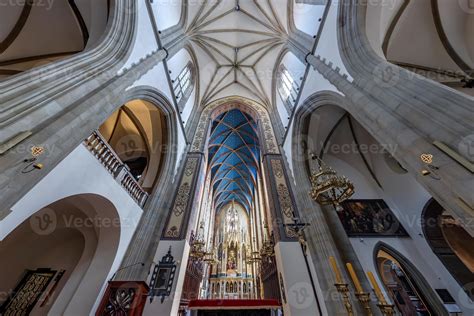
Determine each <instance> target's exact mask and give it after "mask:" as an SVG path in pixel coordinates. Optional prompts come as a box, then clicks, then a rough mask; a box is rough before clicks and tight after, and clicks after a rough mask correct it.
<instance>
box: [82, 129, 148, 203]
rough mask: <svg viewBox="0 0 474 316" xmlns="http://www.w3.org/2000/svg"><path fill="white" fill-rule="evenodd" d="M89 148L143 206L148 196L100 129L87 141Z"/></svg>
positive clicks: (86, 144)
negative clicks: (101, 133)
mask: <svg viewBox="0 0 474 316" xmlns="http://www.w3.org/2000/svg"><path fill="white" fill-rule="evenodd" d="M84 145H85V146H86V148H87V149H89V151H90V152H91V153H92V154H93V155H94V156H95V157H96V158H97V159H98V160H99V161H100V163H101V164H102V165H103V166H104V167H105V169H107V171H108V172H109V173H110V174H111V175H112V176H113V177H114V179H115V180H116V181H117V182H118V183H120V185H121V186H122V187H123V188H124V189H125V191H127V192H128V194H130V196H131V197H132V198H133V199H134V200H135V202H137V203H138V205H140V206H143V205H144V204H145V202H146V199H147V198H148V193H146V192H145V191H144V190H143V189H142V187H141V186H140V184H139V183H138V181H137V180H136V179H135V178H134V177H133V176H132V174H131V173H130V169H129V168H128V166H127V165H126V164H124V163H123V162H122V160H120V158H119V156H118V155H117V154H116V153H115V151H114V150H113V149H112V147H110V145H109V144H108V143H107V141H105V140H104V139H103V137H102V136H101V135H100V133H99V132H98V131H95V132H94V133H92V134H91V135H90V136H89V137H88V138H87V139H86V140H85V141H84Z"/></svg>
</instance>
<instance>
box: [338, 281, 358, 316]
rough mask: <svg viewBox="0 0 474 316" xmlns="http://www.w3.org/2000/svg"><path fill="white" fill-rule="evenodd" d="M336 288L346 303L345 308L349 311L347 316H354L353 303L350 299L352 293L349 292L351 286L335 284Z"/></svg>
mask: <svg viewBox="0 0 474 316" xmlns="http://www.w3.org/2000/svg"><path fill="white" fill-rule="evenodd" d="M334 286H335V287H336V289H337V291H338V292H339V293H340V294H341V296H342V300H343V302H344V306H345V308H346V311H347V315H349V316H352V315H354V311H353V309H352V303H351V299H350V298H349V295H350V291H349V285H348V284H345V283H336V284H334Z"/></svg>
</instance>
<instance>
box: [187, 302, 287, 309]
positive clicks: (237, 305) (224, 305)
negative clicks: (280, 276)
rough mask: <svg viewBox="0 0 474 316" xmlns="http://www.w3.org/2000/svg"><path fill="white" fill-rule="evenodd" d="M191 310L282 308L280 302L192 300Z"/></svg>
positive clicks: (190, 303)
mask: <svg viewBox="0 0 474 316" xmlns="http://www.w3.org/2000/svg"><path fill="white" fill-rule="evenodd" d="M188 307H189V309H198V310H208V309H209V310H211V309H220V310H226V309H253V310H256V309H276V308H279V307H281V304H280V303H279V302H278V300H191V301H190V302H189V305H188Z"/></svg>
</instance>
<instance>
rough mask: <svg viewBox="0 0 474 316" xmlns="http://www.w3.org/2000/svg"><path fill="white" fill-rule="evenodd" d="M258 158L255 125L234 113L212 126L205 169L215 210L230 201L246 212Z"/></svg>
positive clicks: (249, 205) (222, 117) (253, 188)
mask: <svg viewBox="0 0 474 316" xmlns="http://www.w3.org/2000/svg"><path fill="white" fill-rule="evenodd" d="M259 157H260V150H259V143H258V137H257V123H256V122H255V121H254V120H253V119H252V118H251V117H250V116H249V115H248V114H246V113H243V112H241V111H240V110H237V109H234V110H231V111H228V112H225V113H223V114H221V115H219V116H218V117H217V118H216V119H215V120H214V122H213V123H212V128H211V136H210V140H209V168H210V170H211V184H212V188H213V196H214V205H215V208H216V210H218V211H219V209H220V208H221V207H223V206H225V205H227V204H229V203H232V201H235V202H237V203H239V204H241V205H242V206H243V207H245V209H246V210H247V212H250V210H251V206H252V200H253V197H254V190H255V184H256V181H257V174H258V162H259Z"/></svg>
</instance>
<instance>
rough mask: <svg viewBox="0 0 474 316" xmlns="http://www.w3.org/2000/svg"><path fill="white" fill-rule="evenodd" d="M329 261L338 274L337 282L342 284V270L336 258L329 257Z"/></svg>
mask: <svg viewBox="0 0 474 316" xmlns="http://www.w3.org/2000/svg"><path fill="white" fill-rule="evenodd" d="M329 262H330V263H331V267H332V269H333V271H334V274H335V275H336V283H338V284H342V283H343V282H342V275H341V271H340V270H339V268H338V267H337V263H336V258H334V257H329Z"/></svg>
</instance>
